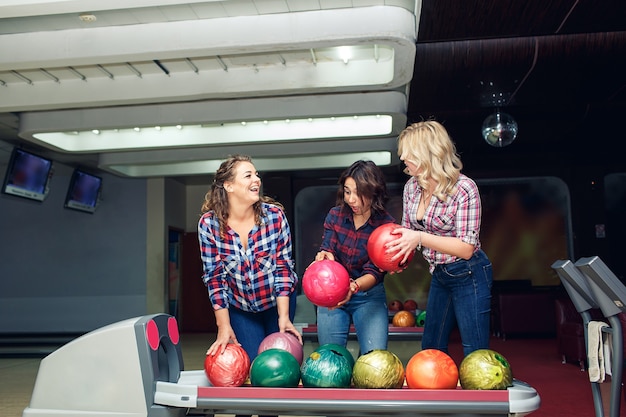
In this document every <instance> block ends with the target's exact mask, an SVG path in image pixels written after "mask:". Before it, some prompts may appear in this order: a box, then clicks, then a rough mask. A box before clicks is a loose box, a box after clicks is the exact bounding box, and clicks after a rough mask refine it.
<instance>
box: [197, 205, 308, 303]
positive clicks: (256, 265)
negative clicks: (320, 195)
mask: <svg viewBox="0 0 626 417" xmlns="http://www.w3.org/2000/svg"><path fill="white" fill-rule="evenodd" d="M198 239H199V241H200V256H201V258H202V264H203V270H204V273H203V275H202V281H203V282H204V284H205V285H206V286H207V289H208V292H209V298H210V300H211V304H212V305H213V308H214V309H216V310H217V309H220V308H227V307H228V306H229V305H232V306H235V307H237V308H239V309H241V310H243V311H248V312H259V311H265V310H267V309H269V308H271V307H273V306H275V305H276V297H277V296H288V295H290V294H291V293H292V292H293V291H294V290H295V288H296V284H297V282H298V277H297V275H296V273H295V271H294V269H293V267H294V265H293V261H292V258H291V233H290V230H289V223H287V219H286V218H285V214H284V213H283V211H282V210H281V209H280V208H279V207H277V206H274V205H271V204H266V203H263V205H262V216H261V224H260V225H256V226H254V227H253V228H252V230H251V231H250V235H249V237H248V249H244V247H243V245H242V244H241V240H240V236H239V235H237V233H236V232H235V231H234V230H232V229H231V228H228V230H227V231H226V237H225V239H224V240H221V239H220V226H219V222H218V220H217V217H216V216H215V215H214V213H213V212H212V211H209V212H207V213H205V214H204V215H203V216H202V217H201V218H200V221H199V222H198Z"/></svg>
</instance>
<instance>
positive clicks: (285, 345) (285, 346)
mask: <svg viewBox="0 0 626 417" xmlns="http://www.w3.org/2000/svg"><path fill="white" fill-rule="evenodd" d="M268 349H282V350H286V351H287V352H289V353H291V354H292V355H293V357H294V358H296V360H297V361H298V363H299V364H300V365H302V360H303V358H304V349H303V347H302V343H300V340H298V338H297V337H296V336H294V335H293V334H291V333H288V332H284V333H281V332H276V333H271V334H269V335H267V336H265V339H263V340H262V341H261V344H260V345H259V351H258V353H261V352H263V351H265V350H268Z"/></svg>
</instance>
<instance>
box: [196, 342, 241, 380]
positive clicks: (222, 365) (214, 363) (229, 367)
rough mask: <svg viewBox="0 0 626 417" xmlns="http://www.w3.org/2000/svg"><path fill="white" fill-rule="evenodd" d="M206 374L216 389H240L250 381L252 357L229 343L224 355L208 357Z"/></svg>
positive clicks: (205, 363)
mask: <svg viewBox="0 0 626 417" xmlns="http://www.w3.org/2000/svg"><path fill="white" fill-rule="evenodd" d="M204 372H205V373H206V376H207V378H208V380H209V382H211V384H212V385H213V386H214V387H240V386H242V385H243V383H244V382H246V379H248V375H249V372H250V357H249V356H248V354H247V353H246V351H245V350H244V349H243V348H242V347H241V346H239V345H236V344H234V343H229V344H228V345H226V349H225V350H224V352H223V353H216V354H215V355H206V358H205V359H204Z"/></svg>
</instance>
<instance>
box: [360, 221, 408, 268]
mask: <svg viewBox="0 0 626 417" xmlns="http://www.w3.org/2000/svg"><path fill="white" fill-rule="evenodd" d="M398 227H400V226H399V225H397V224H395V223H386V224H383V225H382V226H378V227H377V228H376V229H374V231H373V232H372V234H371V235H370V237H369V239H368V240H367V254H368V256H369V257H370V260H371V261H372V262H373V263H374V265H376V266H377V267H378V268H380V269H381V270H383V271H386V272H397V271H400V270H402V269H404V268H405V267H406V264H408V263H409V262H411V259H413V255H414V254H415V251H411V252H410V253H409V258H408V259H407V261H406V263H405V264H401V261H402V259H396V260H395V261H392V260H391V258H392V257H393V255H395V253H385V251H386V248H385V244H386V243H388V242H391V241H394V240H396V239H397V238H398V237H399V235H393V234H391V232H392V231H393V230H395V229H396V228H398Z"/></svg>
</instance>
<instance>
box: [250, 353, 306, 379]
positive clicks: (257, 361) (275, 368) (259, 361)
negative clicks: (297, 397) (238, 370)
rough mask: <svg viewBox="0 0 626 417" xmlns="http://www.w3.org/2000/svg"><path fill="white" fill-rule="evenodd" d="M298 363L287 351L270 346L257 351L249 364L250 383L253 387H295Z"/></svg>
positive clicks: (298, 368) (298, 369) (298, 377)
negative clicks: (259, 351) (256, 354)
mask: <svg viewBox="0 0 626 417" xmlns="http://www.w3.org/2000/svg"><path fill="white" fill-rule="evenodd" d="M299 382H300V364H299V363H298V360H297V359H296V358H295V357H294V356H293V355H292V354H291V353H289V352H287V351H286V350H283V349H276V348H271V349H267V350H264V351H263V352H261V353H259V354H258V356H257V357H256V358H254V360H253V361H252V365H251V366H250V383H251V384H252V385H253V386H255V387H283V388H293V387H297V386H298V383H299Z"/></svg>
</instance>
